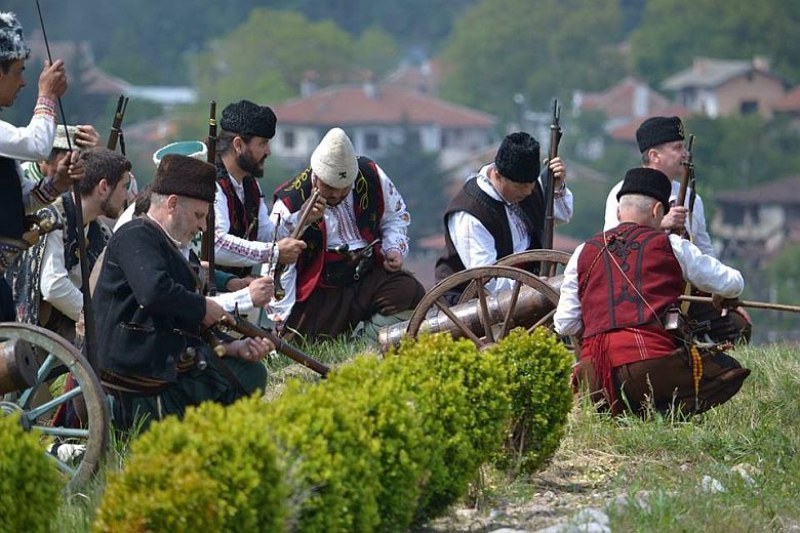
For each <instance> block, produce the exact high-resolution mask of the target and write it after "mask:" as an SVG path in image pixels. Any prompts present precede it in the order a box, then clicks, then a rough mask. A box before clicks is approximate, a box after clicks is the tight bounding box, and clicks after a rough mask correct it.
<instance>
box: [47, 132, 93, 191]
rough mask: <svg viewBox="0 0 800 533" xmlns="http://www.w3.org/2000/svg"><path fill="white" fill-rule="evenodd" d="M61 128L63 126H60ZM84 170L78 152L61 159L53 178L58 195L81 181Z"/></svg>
mask: <svg viewBox="0 0 800 533" xmlns="http://www.w3.org/2000/svg"><path fill="white" fill-rule="evenodd" d="M62 127H63V126H62ZM85 173H86V169H85V167H84V165H83V159H81V158H80V154H79V153H78V152H75V151H73V152H70V153H69V154H68V155H67V156H66V157H62V158H61V161H59V162H58V166H57V167H56V174H55V176H54V178H53V185H54V186H55V188H56V190H57V191H58V192H59V193H63V192H67V191H68V190H69V188H70V187H71V186H72V183H73V182H75V181H80V180H82V179H83V176H84V174H85Z"/></svg>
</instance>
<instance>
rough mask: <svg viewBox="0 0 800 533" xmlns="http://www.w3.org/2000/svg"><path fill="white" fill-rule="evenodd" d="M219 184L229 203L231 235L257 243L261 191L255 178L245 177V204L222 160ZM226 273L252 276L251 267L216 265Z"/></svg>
mask: <svg viewBox="0 0 800 533" xmlns="http://www.w3.org/2000/svg"><path fill="white" fill-rule="evenodd" d="M216 166H217V183H218V184H219V186H220V187H221V188H222V192H223V193H224V194H225V200H226V201H227V203H228V219H229V220H228V222H229V223H230V230H229V232H230V234H231V235H234V236H236V237H239V238H242V239H247V240H248V241H255V240H257V238H258V211H259V208H260V207H261V189H260V188H259V187H258V182H257V181H256V178H254V177H253V176H249V175H248V176H245V177H244V179H243V180H242V187H243V188H244V204H242V201H241V200H240V199H239V196H238V195H237V194H236V190H235V189H234V188H233V184H232V183H231V179H230V177H229V176H228V171H227V169H226V168H225V166H224V165H223V164H222V162H221V161H220V160H217V165H216ZM216 268H217V269H219V270H222V271H224V272H230V273H231V274H234V275H236V276H239V277H244V276H247V275H248V274H250V271H251V270H252V268H251V267H225V266H220V265H216Z"/></svg>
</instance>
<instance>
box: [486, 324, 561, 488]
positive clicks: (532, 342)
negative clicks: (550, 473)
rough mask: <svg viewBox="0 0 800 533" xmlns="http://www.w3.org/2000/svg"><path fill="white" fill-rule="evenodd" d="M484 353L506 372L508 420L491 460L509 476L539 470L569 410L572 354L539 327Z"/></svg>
mask: <svg viewBox="0 0 800 533" xmlns="http://www.w3.org/2000/svg"><path fill="white" fill-rule="evenodd" d="M487 352H491V353H495V354H497V355H498V356H499V357H501V358H502V359H503V360H504V364H505V366H507V367H508V369H509V372H510V384H511V411H512V414H511V420H510V423H509V425H508V430H507V437H506V441H505V445H504V447H503V449H502V451H501V452H499V453H498V454H496V455H495V464H496V465H497V466H498V467H499V468H503V469H506V470H507V471H508V472H509V474H511V475H512V476H514V475H517V474H518V473H520V472H524V473H526V474H530V473H533V472H535V471H536V470H538V469H540V468H541V467H542V466H543V465H544V464H545V463H546V462H547V461H548V460H550V458H552V456H553V454H554V453H555V452H556V450H557V449H558V446H559V443H560V442H561V439H562V437H563V436H564V431H565V430H566V425H567V417H568V416H569V412H570V410H571V409H572V396H573V395H572V388H571V387H570V376H571V374H572V364H573V363H574V361H575V358H574V357H573V355H572V353H571V352H570V351H569V350H568V349H567V348H566V347H565V346H564V345H563V344H562V343H561V342H559V341H558V339H557V338H556V336H555V335H553V334H552V333H551V332H550V331H548V330H546V329H545V328H537V329H536V330H535V331H534V332H533V333H532V334H528V333H527V332H526V331H525V330H524V329H522V328H518V329H515V330H513V331H511V332H510V334H509V335H508V336H506V337H505V338H503V339H501V340H500V342H498V343H497V344H495V345H494V346H491V347H489V349H488V350H487Z"/></svg>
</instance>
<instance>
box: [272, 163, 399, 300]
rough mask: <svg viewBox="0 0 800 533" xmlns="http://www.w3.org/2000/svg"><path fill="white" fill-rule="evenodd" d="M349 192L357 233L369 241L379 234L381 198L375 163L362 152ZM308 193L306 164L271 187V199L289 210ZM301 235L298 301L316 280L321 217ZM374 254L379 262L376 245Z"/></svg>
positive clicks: (324, 244) (322, 231) (323, 237)
mask: <svg viewBox="0 0 800 533" xmlns="http://www.w3.org/2000/svg"><path fill="white" fill-rule="evenodd" d="M351 194H352V201H353V210H354V212H355V213H354V214H355V218H356V226H357V227H358V230H359V233H361V236H362V237H363V238H364V239H365V240H366V241H367V242H372V241H373V240H375V238H376V237H377V236H378V235H379V234H380V222H381V219H382V218H383V212H384V198H383V188H382V187H381V181H380V177H379V176H378V167H377V165H376V164H375V162H374V161H372V160H371V159H369V158H366V157H363V156H362V157H359V158H358V176H357V177H356V180H355V182H354V183H353V191H352V193H351ZM310 196H311V169H310V168H307V169H306V170H304V171H303V172H302V173H300V175H298V176H296V177H295V178H293V179H291V180H289V181H287V182H286V183H283V184H282V185H280V186H279V187H278V188H277V189H276V190H275V199H276V200H281V201H283V203H284V205H285V206H286V207H287V208H288V209H289V211H290V212H292V213H294V212H296V211H299V210H300V208H301V206H302V205H303V202H305V200H306V199H307V198H309V197H310ZM302 239H303V240H304V241H305V242H306V244H307V245H308V247H307V248H306V249H305V250H303V253H301V254H300V257H299V258H298V260H297V301H298V302H302V301H305V300H307V299H308V297H309V296H310V295H311V292H312V291H313V290H314V288H316V287H317V286H318V285H319V283H320V275H321V273H322V267H323V263H324V255H325V254H324V253H323V252H324V251H325V250H326V249H327V237H326V229H325V222H324V218H323V219H320V220H319V221H317V222H316V223H314V224H312V225H311V226H310V227H309V228H308V229H307V230H306V231H305V233H303V235H302ZM375 255H376V259H377V265H379V266H380V265H382V264H383V256H382V254H381V253H380V250H379V249H376V253H375Z"/></svg>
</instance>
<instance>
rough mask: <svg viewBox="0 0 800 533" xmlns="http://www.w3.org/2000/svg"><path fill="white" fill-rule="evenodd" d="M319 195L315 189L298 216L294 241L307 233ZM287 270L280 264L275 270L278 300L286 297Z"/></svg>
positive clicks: (274, 276)
mask: <svg viewBox="0 0 800 533" xmlns="http://www.w3.org/2000/svg"><path fill="white" fill-rule="evenodd" d="M319 194H320V193H319V189H314V191H313V192H312V193H311V196H310V197H309V199H308V201H307V202H306V203H305V204H304V205H303V208H302V209H301V210H300V214H299V215H298V216H297V225H296V226H295V227H294V230H293V231H292V234H291V238H292V239H299V238H300V237H301V236H302V235H303V233H305V231H306V229H308V218H309V217H310V216H311V212H312V211H313V210H314V204H316V203H317V199H318V198H319ZM285 270H286V265H282V264H280V263H278V264H276V265H275V269H274V270H273V274H272V277H273V281H274V283H275V299H276V300H282V299H283V297H284V296H286V289H285V288H284V287H283V285H281V281H280V279H281V276H282V275H283V272H284V271H285Z"/></svg>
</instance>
